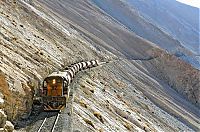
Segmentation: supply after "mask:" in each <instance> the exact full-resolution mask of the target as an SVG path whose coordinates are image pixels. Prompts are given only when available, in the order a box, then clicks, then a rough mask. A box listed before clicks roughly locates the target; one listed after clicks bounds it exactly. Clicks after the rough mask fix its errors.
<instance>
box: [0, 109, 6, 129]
mask: <svg viewBox="0 0 200 132" xmlns="http://www.w3.org/2000/svg"><path fill="white" fill-rule="evenodd" d="M6 120H7V116H6V114H5V113H4V111H3V110H2V109H0V128H1V127H2V128H3V127H4V126H5V124H6Z"/></svg>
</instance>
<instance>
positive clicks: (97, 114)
mask: <svg viewBox="0 0 200 132" xmlns="http://www.w3.org/2000/svg"><path fill="white" fill-rule="evenodd" d="M93 114H94V116H95V117H96V118H98V119H99V120H100V121H101V122H102V123H104V120H103V117H102V116H101V114H100V113H99V112H94V113H93Z"/></svg>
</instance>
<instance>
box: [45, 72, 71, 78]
mask: <svg viewBox="0 0 200 132" xmlns="http://www.w3.org/2000/svg"><path fill="white" fill-rule="evenodd" d="M67 74H68V73H67V72H61V71H58V72H53V73H51V74H50V75H48V76H47V78H48V77H62V78H65V79H67Z"/></svg>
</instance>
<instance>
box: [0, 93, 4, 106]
mask: <svg viewBox="0 0 200 132" xmlns="http://www.w3.org/2000/svg"><path fill="white" fill-rule="evenodd" d="M3 98H4V96H3V94H2V93H1V92H0V109H2V108H3V107H4V100H3Z"/></svg>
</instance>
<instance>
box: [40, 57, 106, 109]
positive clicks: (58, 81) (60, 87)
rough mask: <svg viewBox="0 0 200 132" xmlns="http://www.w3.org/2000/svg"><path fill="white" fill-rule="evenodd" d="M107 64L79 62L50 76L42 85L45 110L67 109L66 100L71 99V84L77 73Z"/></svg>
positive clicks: (42, 100) (42, 99)
mask: <svg viewBox="0 0 200 132" xmlns="http://www.w3.org/2000/svg"><path fill="white" fill-rule="evenodd" d="M103 63H106V62H101V63H100V62H99V61H98V60H92V61H86V62H79V63H76V64H72V65H71V66H68V67H66V68H65V69H64V70H63V71H58V72H53V73H51V74H50V75H48V76H47V77H46V78H45V79H44V81H43V84H42V91H41V95H40V97H41V102H42V105H43V110H45V111H52V110H62V109H63V108H64V107H66V100H67V98H68V97H69V92H70V88H69V84H70V83H71V82H72V80H73V78H74V77H75V75H76V73H77V72H78V71H81V70H85V69H88V68H92V67H96V66H98V65H100V64H103Z"/></svg>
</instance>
